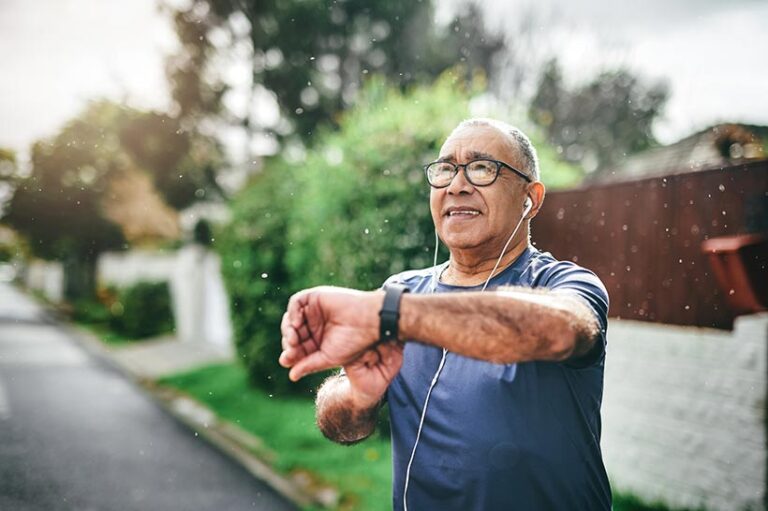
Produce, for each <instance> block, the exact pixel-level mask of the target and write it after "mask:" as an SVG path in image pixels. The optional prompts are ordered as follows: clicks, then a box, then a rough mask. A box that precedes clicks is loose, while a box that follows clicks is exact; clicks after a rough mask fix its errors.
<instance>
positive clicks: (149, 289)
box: [109, 282, 174, 339]
mask: <svg viewBox="0 0 768 511" xmlns="http://www.w3.org/2000/svg"><path fill="white" fill-rule="evenodd" d="M109 310H110V313H111V317H110V326H111V327H112V329H113V330H114V331H115V332H116V333H118V334H120V335H123V336H125V337H129V338H132V339H144V338H147V337H154V336H156V335H161V334H165V333H170V332H173V330H174V321H173V310H172V305H171V293H170V289H169V287H168V283H167V282H137V283H136V284H133V285H131V286H128V287H125V288H120V289H118V290H117V296H116V301H114V302H113V303H112V304H111V305H110V308H109Z"/></svg>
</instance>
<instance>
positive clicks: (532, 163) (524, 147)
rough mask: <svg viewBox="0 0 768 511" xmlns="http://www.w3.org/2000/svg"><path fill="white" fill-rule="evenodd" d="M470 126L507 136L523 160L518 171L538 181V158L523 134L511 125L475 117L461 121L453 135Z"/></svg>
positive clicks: (534, 149) (529, 141)
mask: <svg viewBox="0 0 768 511" xmlns="http://www.w3.org/2000/svg"><path fill="white" fill-rule="evenodd" d="M472 126H490V127H492V128H496V129H497V130H499V131H501V132H502V133H504V134H506V135H508V136H509V137H510V138H511V139H512V142H513V143H514V144H515V146H517V149H518V150H519V151H520V156H521V157H522V160H523V161H522V163H523V168H521V169H520V170H521V171H523V172H524V173H525V174H528V176H530V177H531V179H533V180H534V181H539V156H538V154H536V148H535V147H533V144H532V143H531V139H529V138H528V136H527V135H526V134H525V133H523V132H522V131H521V130H520V129H518V128H516V127H514V126H512V125H511V124H507V123H506V122H503V121H499V120H496V119H490V118H487V117H476V118H474V119H466V120H464V121H461V123H460V124H459V125H458V126H456V128H454V130H453V133H455V132H457V131H458V130H460V129H462V128H469V127H472ZM453 133H451V134H453Z"/></svg>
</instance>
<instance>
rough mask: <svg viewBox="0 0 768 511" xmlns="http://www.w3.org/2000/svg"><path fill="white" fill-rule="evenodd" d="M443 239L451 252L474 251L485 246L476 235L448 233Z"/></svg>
mask: <svg viewBox="0 0 768 511" xmlns="http://www.w3.org/2000/svg"><path fill="white" fill-rule="evenodd" d="M441 238H442V240H443V243H445V245H446V246H447V247H448V249H450V250H472V249H475V248H477V247H479V246H481V245H482V244H483V242H482V240H481V239H480V238H479V237H478V236H477V234H476V233H448V234H446V235H445V236H444V237H443V236H441Z"/></svg>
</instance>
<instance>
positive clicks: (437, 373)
mask: <svg viewBox="0 0 768 511" xmlns="http://www.w3.org/2000/svg"><path fill="white" fill-rule="evenodd" d="M531 208H532V204H531V202H530V201H529V202H528V203H527V205H526V207H525V209H524V210H523V215H522V216H521V217H520V221H518V222H517V225H516V226H515V229H514V230H513V231H512V234H511V235H510V236H509V239H507V242H506V243H505V244H504V248H502V249H501V254H499V258H498V259H497V260H496V265H495V266H494V267H493V270H492V271H491V274H490V275H488V278H487V279H486V280H485V284H483V289H481V290H480V292H481V293H482V292H483V291H485V288H486V287H488V283H489V282H490V281H491V279H492V278H493V276H494V275H495V274H496V270H497V269H498V268H499V264H501V260H502V259H503V258H504V253H505V252H506V251H507V247H508V246H509V244H510V243H511V242H512V239H513V238H514V237H515V234H517V230H518V229H520V225H521V224H522V223H523V220H525V215H527V214H528V212H529V211H530V210H531ZM438 244H439V237H438V235H437V229H435V257H434V260H433V264H432V268H433V269H434V271H433V272H432V291H431V292H432V293H434V292H435V291H436V290H437V282H438V280H439V279H440V274H439V272H438V269H437V249H438ZM447 354H448V350H446V349H445V348H443V356H442V358H441V359H440V364H438V366H437V371H435V375H434V376H433V377H432V382H431V383H430V385H429V389H428V390H427V397H426V398H424V406H423V407H422V409H421V419H419V429H417V430H416V440H415V441H414V443H413V449H412V450H411V458H410V459H409V460H408V465H407V467H406V469H405V483H404V485H403V511H408V483H409V482H410V480H411V466H413V460H414V458H415V457H416V448H417V447H418V445H419V440H420V439H421V430H422V429H423V428H424V419H426V417H427V405H429V397H430V396H431V395H432V389H434V388H435V385H436V384H437V380H438V378H439V377H440V373H441V372H442V371H443V366H444V365H445V357H446V355H447Z"/></svg>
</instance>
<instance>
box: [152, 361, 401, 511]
mask: <svg viewBox="0 0 768 511" xmlns="http://www.w3.org/2000/svg"><path fill="white" fill-rule="evenodd" d="M158 383H160V384H162V385H169V386H172V387H175V388H177V389H178V390H181V391H183V392H185V393H187V394H189V395H191V396H193V397H194V398H196V399H198V400H199V401H201V402H203V403H205V404H206V405H208V406H209V407H210V408H212V409H213V410H214V411H215V412H216V413H217V414H218V415H219V416H221V417H223V418H224V419H227V420H229V421H230V422H233V423H235V424H237V425H239V426H240V427H242V428H243V429H244V430H246V431H248V432H250V433H252V434H254V435H256V436H257V437H259V438H261V439H262V440H263V441H264V443H265V447H266V448H267V449H266V451H267V452H263V453H261V454H262V455H263V456H264V457H266V458H268V459H267V461H269V462H270V463H271V464H272V466H273V467H274V468H275V469H277V470H278V471H279V472H282V473H284V474H290V473H292V472H294V471H309V472H311V473H312V474H313V476H315V477H317V478H319V480H320V481H322V482H323V483H325V484H329V485H331V486H333V487H335V488H337V489H338V490H339V491H340V492H341V502H340V506H339V508H338V509H340V510H353V509H365V510H366V511H386V510H390V509H391V502H392V495H391V487H392V476H391V470H392V468H391V457H390V446H389V442H388V441H387V440H384V439H382V438H381V437H379V436H378V435H377V434H375V435H374V436H373V437H372V438H369V439H368V440H366V441H365V442H363V443H361V444H358V445H354V446H349V447H346V446H341V445H337V444H334V443H333V442H330V441H328V440H326V439H325V438H324V437H323V436H322V434H321V433H320V432H319V430H318V429H317V427H316V426H315V417H314V405H313V403H312V401H311V400H310V399H307V398H297V397H292V396H291V397H287V396H278V395H270V394H266V393H265V392H263V391H260V390H257V389H253V388H251V387H249V386H248V384H247V381H246V373H245V369H243V368H242V367H240V366H239V365H234V364H222V365H213V366H207V367H204V368H202V369H198V370H195V371H191V372H188V373H183V374H179V375H175V376H171V377H168V378H164V379H162V380H160V381H159V382H158Z"/></svg>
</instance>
